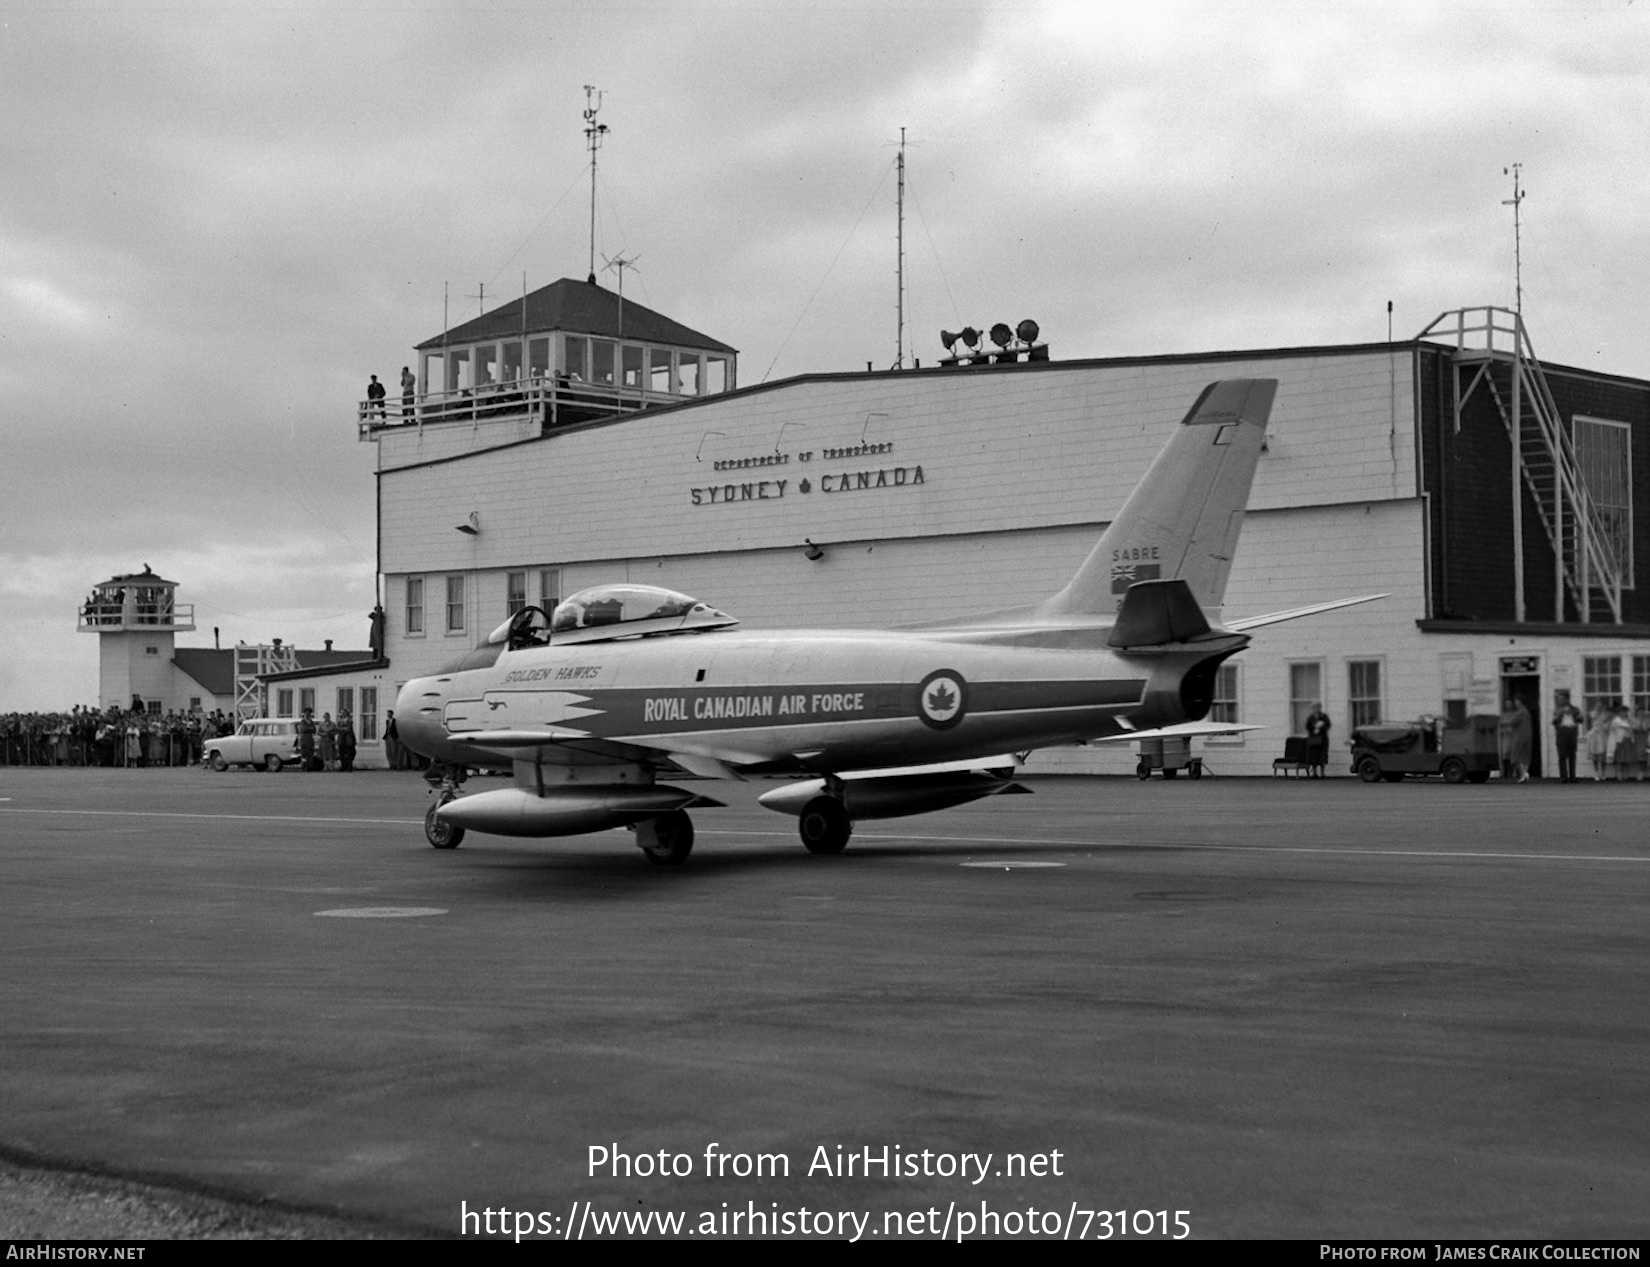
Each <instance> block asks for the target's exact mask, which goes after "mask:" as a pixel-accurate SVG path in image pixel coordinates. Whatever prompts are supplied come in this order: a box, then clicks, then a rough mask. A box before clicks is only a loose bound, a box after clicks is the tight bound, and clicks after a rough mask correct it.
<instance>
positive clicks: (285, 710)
mask: <svg viewBox="0 0 1650 1267" xmlns="http://www.w3.org/2000/svg"><path fill="white" fill-rule="evenodd" d="M275 716H277V717H291V716H292V688H291V687H290V686H283V687H279V688H277V689H276V691H275Z"/></svg>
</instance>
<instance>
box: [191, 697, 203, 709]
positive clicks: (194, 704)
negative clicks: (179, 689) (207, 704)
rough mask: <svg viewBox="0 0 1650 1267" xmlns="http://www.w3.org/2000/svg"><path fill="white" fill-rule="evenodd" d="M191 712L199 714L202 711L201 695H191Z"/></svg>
mask: <svg viewBox="0 0 1650 1267" xmlns="http://www.w3.org/2000/svg"><path fill="white" fill-rule="evenodd" d="M189 711H190V712H191V713H198V712H200V711H201V697H200V696H199V695H191V696H190V697H189Z"/></svg>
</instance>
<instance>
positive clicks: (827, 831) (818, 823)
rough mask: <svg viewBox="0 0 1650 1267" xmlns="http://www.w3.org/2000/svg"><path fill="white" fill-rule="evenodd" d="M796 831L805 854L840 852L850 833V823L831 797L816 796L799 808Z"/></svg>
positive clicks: (852, 825) (841, 806)
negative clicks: (799, 815)
mask: <svg viewBox="0 0 1650 1267" xmlns="http://www.w3.org/2000/svg"><path fill="white" fill-rule="evenodd" d="M796 826H797V831H798V832H799V833H801V836H802V843H803V844H804V845H806V846H807V848H808V852H809V853H841V852H842V851H843V850H844V849H846V848H847V847H848V837H849V836H852V835H853V834H854V823H853V820H852V819H851V818H849V817H848V811H847V809H846V808H845V807H844V806H843V804H842V802H841V801H839V800H837V799H836V798H835V797H834V796H816V797H814V799H813V800H811V801H809V802H808V803H807V804H806V805H804V806H803V807H802V815H801V817H800V818H798V819H797V824H796Z"/></svg>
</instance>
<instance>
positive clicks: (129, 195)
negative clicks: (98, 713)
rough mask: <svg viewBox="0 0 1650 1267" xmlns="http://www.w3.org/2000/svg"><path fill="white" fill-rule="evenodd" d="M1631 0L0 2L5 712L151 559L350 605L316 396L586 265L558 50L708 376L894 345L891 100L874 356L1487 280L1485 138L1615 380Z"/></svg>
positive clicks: (1470, 285)
mask: <svg viewBox="0 0 1650 1267" xmlns="http://www.w3.org/2000/svg"><path fill="white" fill-rule="evenodd" d="M1644 9H1645V6H1642V5H1640V6H1622V5H1619V4H1604V3H1596V4H1595V3H1578V4H1573V5H1566V6H1562V7H1559V8H1553V7H1551V6H1544V5H1538V4H1533V3H1532V4H1516V5H1511V6H1508V5H1504V4H1501V3H1496V4H1493V5H1492V4H1487V3H1486V4H1483V5H1473V4H1467V5H1454V6H1443V7H1440V6H1437V5H1434V4H1423V3H1419V2H1416V3H1400V4H1392V5H1382V6H1379V7H1377V8H1367V7H1365V8H1346V7H1344V6H1319V7H1318V8H1308V7H1300V6H1293V7H1279V6H1275V5H1271V4H1265V3H1254V2H1248V3H1245V2H1243V0H1238V2H1237V3H1230V4H1213V3H1207V4H1204V3H1198V4H1179V5H1174V4H1170V5H1140V4H1126V5H1125V4H1093V3H1082V4H1073V5H1063V4H1042V5H1038V4H1028V5H1019V6H1013V7H1004V6H986V7H980V8H966V7H965V8H961V9H959V8H957V7H956V6H954V5H940V4H896V5H892V6H889V5H885V4H877V5H873V4H870V3H866V4H859V5H836V6H829V7H817V8H802V7H798V6H793V5H779V4H771V5H769V4H749V3H744V4H719V3H704V4H697V5H671V6H658V5H653V4H630V3H615V4H610V5H601V6H590V5H568V4H550V5H543V6H538V7H529V8H522V7H519V6H516V5H512V4H483V5H471V4H464V5H459V4H443V3H436V4H431V5H427V6H423V7H420V8H418V9H411V10H409V9H401V10H394V11H393V12H389V13H388V14H387V11H381V10H361V9H350V8H343V9H339V8H331V9H325V10H322V9H304V8H298V9H293V8H280V9H273V8H270V7H268V6H265V5H257V4H250V3H246V4H223V5H214V6H210V7H207V8H200V7H196V8H191V9H187V10H180V9H164V8H162V9H155V8H152V7H138V8H134V7H131V6H110V7H108V8H99V9H85V8H82V9H76V10H72V11H71V10H62V9H51V8H49V7H37V8H35V9H29V10H15V11H13V12H10V13H8V15H7V17H6V19H5V23H6V26H5V34H6V39H5V40H4V41H3V42H0V108H3V109H4V110H5V117H6V120H7V127H6V129H5V133H4V135H3V136H0V162H3V163H4V164H5V171H6V173H7V178H6V185H5V190H4V193H3V195H0V390H3V392H4V398H5V402H6V417H7V438H8V446H9V447H8V455H9V457H10V460H11V463H12V469H11V470H10V471H8V474H9V475H10V477H11V478H10V479H9V480H8V488H7V494H8V501H7V518H6V528H7V531H6V534H5V536H4V538H3V540H0V567H6V568H20V569H22V570H23V574H26V575H28V576H30V577H31V578H33V579H32V580H31V581H30V584H31V585H33V584H36V583H39V584H45V585H48V586H49V585H50V584H51V583H52V580H53V578H55V583H56V586H57V589H56V591H55V593H48V592H42V593H35V592H34V591H33V590H30V591H29V592H28V593H16V594H9V595H8V597H7V599H6V609H5V612H4V625H3V626H0V628H3V629H4V631H5V637H6V639H7V642H8V644H9V646H8V649H9V650H10V651H11V652H12V654H11V655H10V656H8V657H0V660H4V661H9V662H10V664H12V665H16V666H21V667H19V668H17V669H13V670H8V671H10V672H12V673H13V676H12V677H10V678H9V679H7V678H0V709H4V708H6V707H8V706H17V703H18V702H21V701H23V700H25V699H26V700H28V701H31V702H32V704H33V705H34V706H41V707H44V706H47V705H51V704H55V703H57V702H63V701H70V700H73V699H74V698H75V697H76V696H77V695H85V694H87V693H88V692H89V691H90V692H92V693H95V681H93V682H91V683H87V682H86V681H85V680H84V678H83V677H80V678H76V677H75V676H74V674H76V673H79V674H82V675H83V674H84V672H85V664H86V662H87V653H86V651H85V649H84V647H82V646H81V645H80V644H84V643H89V642H91V641H93V640H91V639H88V638H80V639H76V638H73V637H70V636H68V631H70V630H72V624H69V623H67V622H69V621H70V620H72V616H73V611H74V607H75V604H76V603H77V602H78V600H79V598H80V597H81V596H82V594H83V591H84V589H85V588H86V587H87V586H89V585H90V584H92V583H94V582H95V581H97V580H99V579H102V578H103V577H104V576H107V575H109V574H111V573H113V572H115V571H123V570H126V569H128V568H131V567H135V566H137V565H138V564H139V563H140V562H141V561H142V560H144V559H148V560H149V561H151V562H153V563H155V565H156V566H157V567H160V566H162V563H163V562H164V565H165V570H166V571H167V572H168V574H169V575H173V576H175V577H176V578H177V579H178V580H179V581H180V582H181V583H182V584H183V585H184V586H185V587H186V589H187V591H188V598H186V600H185V601H194V602H196V603H197V604H199V607H198V610H199V611H200V612H201V613H203V615H204V613H206V612H207V611H208V610H210V611H211V613H212V622H211V623H215V624H219V625H220V626H222V627H223V628H224V630H225V636H226V637H252V636H260V637H261V636H265V635H266V634H271V635H272V634H279V635H280V636H283V637H286V638H289V639H291V638H299V639H303V638H304V632H303V631H304V630H306V629H308V630H311V631H313V632H315V633H316V634H318V635H323V634H324V636H328V637H337V638H339V639H340V642H341V644H342V643H343V642H345V641H351V642H355V641H359V633H358V627H359V626H361V621H362V619H363V618H364V615H365V612H366V610H367V609H368V608H370V605H371V601H370V600H371V596H372V590H373V584H374V577H373V567H374V558H373V544H374V534H375V525H374V524H373V521H372V516H373V502H374V497H373V475H372V467H373V457H374V450H373V449H372V447H371V446H370V445H362V444H360V443H358V442H357V439H356V434H355V426H354V405H355V401H356V399H357V398H358V397H359V396H360V395H361V393H362V391H363V388H364V384H365V382H366V379H367V375H368V374H369V373H377V374H379V376H380V377H381V378H383V377H386V376H388V377H389V378H390V379H392V380H393V377H394V375H395V373H396V372H397V371H398V369H399V367H400V366H401V365H403V364H406V363H407V362H408V361H409V360H410V359H411V348H412V346H413V345H414V344H415V343H417V342H419V341H420V340H422V339H424V338H427V337H429V336H430V335H433V334H436V333H438V332H439V331H440V329H441V328H442V322H443V320H444V319H445V320H448V321H452V322H456V321H459V320H462V319H465V318H467V317H468V316H470V315H473V313H474V311H475V308H476V305H477V300H476V299H475V298H474V296H475V295H476V294H477V292H478V288H479V287H481V286H485V289H486V293H487V295H488V298H489V301H492V300H493V299H495V298H497V299H502V298H504V297H506V296H509V295H514V294H516V293H518V292H519V290H520V288H521V285H522V277H523V274H524V273H525V274H526V275H527V281H528V284H529V285H530V286H535V287H536V286H540V285H543V284H545V283H547V282H549V281H552V280H554V279H555V278H557V277H560V276H575V277H582V276H584V274H585V271H586V269H587V267H588V250H589V244H588V240H587V236H586V235H587V233H588V219H587V217H588V202H587V198H588V185H587V184H586V183H585V182H586V180H587V176H588V169H587V157H588V156H587V153H586V150H585V145H584V135H583V127H584V120H583V117H582V112H583V110H584V108H585V104H586V96H585V92H584V85H586V84H596V85H598V86H599V87H600V88H601V89H602V90H603V92H604V97H603V103H602V107H601V114H600V118H601V121H602V122H603V123H605V124H607V125H608V126H609V127H610V129H611V130H610V132H609V133H608V135H607V138H606V140H605V142H604V145H603V148H602V151H601V154H600V180H599V190H598V193H599V197H598V207H597V210H598V224H597V234H598V242H597V247H598V250H599V251H601V252H602V253H604V254H606V255H613V254H615V253H617V252H619V251H623V253H624V254H625V255H626V256H628V257H638V259H639V263H638V267H637V269H636V270H635V271H633V272H629V273H627V274H626V277H625V287H626V295H627V297H630V296H634V297H635V298H636V299H637V300H638V301H639V302H642V303H645V304H647V305H648V306H650V307H653V308H656V309H658V310H660V311H663V312H665V313H668V314H669V315H671V316H674V317H676V318H678V319H680V320H682V321H684V322H686V323H687V324H689V325H690V326H693V327H695V328H698V329H700V330H702V331H704V332H705V333H707V334H710V335H713V336H715V337H717V338H720V339H723V340H725V341H726V342H729V343H731V344H734V345H735V346H737V347H739V348H740V349H741V353H742V356H741V360H742V364H741V366H740V376H741V380H742V381H743V382H745V383H754V382H756V381H758V380H759V379H760V378H761V377H762V376H763V374H764V372H766V371H768V370H769V367H772V375H773V377H782V376H785V375H788V374H796V373H802V372H807V371H811V370H843V369H854V368H858V367H860V366H863V365H864V364H865V363H866V362H867V361H871V362H874V363H876V364H879V365H886V364H888V363H890V362H891V361H892V359H893V356H894V349H895V329H894V263H895V240H894V226H895V219H894V217H895V210H894V198H895V181H894V177H893V170H892V169H893V163H894V156H895V149H894V145H893V142H894V141H895V140H896V138H897V137H898V136H899V132H900V128H901V127H902V126H903V127H905V128H906V129H907V134H908V138H909V141H910V146H909V150H908V155H907V157H908V162H907V169H906V179H907V199H906V221H905V229H906V233H905V251H906V261H905V262H906V278H907V284H908V294H907V305H906V308H907V316H908V321H909V330H908V333H907V338H906V355H907V356H908V357H909V356H911V355H913V354H915V355H917V356H920V357H922V358H924V359H925V360H928V359H932V358H933V357H937V356H938V355H940V354H941V353H942V350H943V349H942V348H941V347H940V344H939V338H938V332H939V329H940V328H941V327H942V326H947V327H949V328H952V329H955V328H956V327H957V326H958V325H959V324H967V323H974V324H979V323H982V322H984V323H989V322H992V321H996V320H1007V321H1009V322H1011V323H1012V322H1014V321H1017V320H1018V319H1019V318H1021V317H1024V316H1032V317H1035V318H1036V319H1037V320H1038V321H1039V322H1040V323H1041V324H1042V326H1043V329H1044V332H1045V335H1046V337H1047V338H1048V339H1049V341H1050V343H1051V345H1052V347H1053V348H1054V353H1055V355H1056V356H1057V357H1062V358H1069V357H1076V356H1095V355H1114V354H1119V355H1120V354H1146V353H1158V352H1177V351H1197V350H1210V349H1225V348H1233V347H1268V346H1283V345H1289V344H1302V343H1306V344H1314V343H1330V342H1339V341H1363V340H1367V339H1372V338H1380V337H1384V335H1385V328H1386V302H1387V301H1388V300H1389V299H1390V300H1392V301H1393V303H1394V305H1395V308H1396V314H1395V323H1396V333H1397V334H1398V335H1399V336H1400V337H1403V336H1406V335H1409V334H1413V333H1414V332H1415V331H1417V330H1418V329H1419V328H1420V327H1421V326H1422V325H1424V324H1425V323H1426V322H1427V321H1429V320H1430V319H1431V318H1432V317H1433V316H1434V315H1435V314H1436V313H1438V312H1440V311H1442V310H1444V309H1446V308H1451V307H1459V306H1462V305H1466V304H1473V303H1485V302H1497V303H1510V302H1511V301H1512V290H1513V275H1512V255H1513V247H1512V226H1511V213H1510V209H1509V208H1507V207H1505V206H1503V205H1502V202H1503V200H1504V199H1506V198H1507V197H1509V196H1510V192H1511V185H1510V180H1509V179H1508V178H1507V177H1505V176H1504V175H1503V174H1502V169H1503V168H1504V167H1506V166H1508V165H1510V164H1511V163H1512V162H1514V161H1518V162H1521V163H1523V164H1524V168H1523V177H1524V182H1525V186H1526V188H1527V189H1528V191H1529V196H1528V198H1527V199H1526V201H1525V203H1524V205H1523V207H1522V209H1521V210H1522V216H1523V228H1524V248H1525V250H1524V259H1525V269H1524V282H1525V288H1526V309H1527V312H1528V314H1529V316H1530V319H1531V322H1532V328H1533V330H1534V332H1535V335H1536V338H1537V342H1538V346H1539V347H1540V348H1541V350H1542V352H1543V354H1544V355H1546V356H1548V357H1550V358H1552V359H1554V360H1557V361H1566V362H1572V363H1580V364H1585V365H1589V366H1596V367H1597V368H1601V369H1606V370H1611V371H1614V372H1619V373H1640V374H1642V373H1645V372H1646V371H1647V369H1650V332H1646V330H1645V329H1644V327H1643V324H1642V323H1641V322H1639V321H1638V319H1637V309H1638V297H1639V295H1640V294H1642V293H1643V292H1644V290H1645V289H1646V286H1647V284H1650V275H1647V274H1650V264H1647V263H1646V262H1645V257H1644V253H1643V251H1642V249H1641V248H1640V244H1639V243H1638V240H1637V237H1638V233H1637V224H1638V220H1639V210H1638V209H1639V208H1640V207H1641V206H1642V205H1643V204H1644V201H1645V195H1646V193H1647V192H1650V190H1647V189H1646V184H1647V183H1650V171H1647V169H1646V168H1645V165H1644V163H1643V162H1642V153H1641V151H1642V131H1643V124H1642V121H1643V119H1644V118H1646V117H1650V79H1646V77H1645V76H1643V75H1642V73H1641V72H1640V70H1639V68H1638V66H1637V65H1636V61H1637V60H1638V57H1639V50H1640V49H1642V48H1643V47H1644V43H1645V34H1646V32H1645V17H1644ZM391 17H393V20H389V19H390V18H391ZM597 267H598V268H600V267H601V263H600V260H598V262H597ZM609 276H610V275H606V274H604V278H608V277H609ZM444 293H445V294H446V296H447V301H446V303H445V305H444V303H443V295H444ZM42 559H46V560H50V566H49V567H48V568H47V569H46V570H45V571H43V572H42V571H39V570H38V569H39V567H40V565H39V563H38V560H42ZM351 612H353V613H354V614H353V615H350V614H349V613H351ZM202 636H204V634H203V635H202ZM56 643H66V644H68V648H67V649H65V648H64V647H62V646H58V645H55V644H56ZM64 656H67V658H64ZM8 697H11V698H8Z"/></svg>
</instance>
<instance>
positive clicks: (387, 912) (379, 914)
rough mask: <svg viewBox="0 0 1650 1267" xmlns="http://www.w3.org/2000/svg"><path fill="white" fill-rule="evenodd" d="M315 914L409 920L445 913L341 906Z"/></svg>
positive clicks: (429, 909) (424, 908)
mask: <svg viewBox="0 0 1650 1267" xmlns="http://www.w3.org/2000/svg"><path fill="white" fill-rule="evenodd" d="M315 913H316V914H317V915H331V916H335V917H336V918H338V919H410V918H412V917H414V916H417V915H445V914H446V913H447V912H446V911H445V910H444V909H443V908H442V907H439V906H343V907H339V908H338V909H336V910H331V911H316V912H315Z"/></svg>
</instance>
